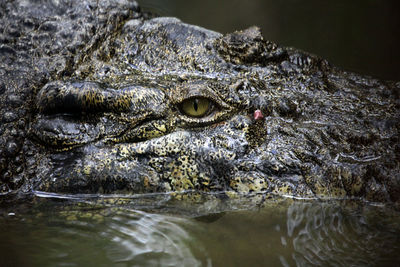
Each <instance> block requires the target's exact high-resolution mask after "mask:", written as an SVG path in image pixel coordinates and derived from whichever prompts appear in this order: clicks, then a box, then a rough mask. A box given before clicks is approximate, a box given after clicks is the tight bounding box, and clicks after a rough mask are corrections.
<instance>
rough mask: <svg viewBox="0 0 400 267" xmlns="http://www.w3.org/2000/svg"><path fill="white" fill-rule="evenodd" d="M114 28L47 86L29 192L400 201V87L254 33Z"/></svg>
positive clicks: (37, 118)
mask: <svg viewBox="0 0 400 267" xmlns="http://www.w3.org/2000/svg"><path fill="white" fill-rule="evenodd" d="M110 16H111V15H110ZM111 17H112V16H111ZM118 25H119V26H118V27H115V28H114V29H113V31H110V32H107V33H106V34H104V33H102V35H96V34H97V33H94V36H95V37H97V39H96V38H94V39H96V41H93V42H91V43H90V45H88V46H87V47H86V48H81V51H83V52H80V53H81V54H80V55H81V56H80V57H79V60H75V61H74V62H73V63H74V64H72V63H71V64H72V65H73V67H71V65H68V67H66V68H65V69H64V72H57V71H55V73H56V74H54V75H53V76H52V78H50V79H47V80H46V81H45V82H44V83H43V84H41V85H40V86H38V89H37V93H35V95H34V98H33V99H32V102H31V103H32V109H31V114H32V115H31V118H30V122H29V126H28V132H29V135H28V138H27V141H25V142H26V144H27V146H29V147H30V148H29V149H28V150H29V151H30V153H27V158H28V159H27V160H26V162H27V164H26V169H27V170H26V172H24V175H25V176H24V177H25V179H24V180H23V181H24V182H23V185H22V188H24V189H25V190H36V191H46V192H57V193H96V194H97V193H105V194H108V193H123V194H126V193H128V194H130V193H135V194H136V193H150V192H171V191H173V192H187V191H190V192H192V191H196V192H224V193H226V194H229V193H230V192H239V193H244V194H247V193H252V192H254V193H257V194H258V193H262V194H278V195H290V196H295V197H345V196H354V197H364V198H366V199H368V200H374V201H398V199H399V196H400V191H399V189H400V182H399V180H400V177H399V173H400V172H399V168H400V167H399V161H398V155H399V145H398V143H399V142H398V136H399V134H398V133H399V125H400V124H399V123H398V121H399V109H398V103H397V104H396V102H395V101H393V99H394V98H395V97H394V96H395V95H396V94H397V93H398V87H399V84H395V83H390V82H380V81H378V80H375V79H372V78H367V77H363V76H359V75H356V74H352V73H347V72H344V71H341V70H339V69H337V68H335V67H333V66H331V65H329V64H328V63H327V62H326V61H324V60H322V59H320V58H318V57H316V56H313V55H309V54H307V53H304V52H302V51H298V50H295V49H290V48H282V47H278V46H277V45H275V44H274V43H271V42H269V41H265V40H264V39H263V37H262V35H261V33H260V31H259V29H258V28H256V27H252V28H249V29H247V30H244V31H238V32H234V33H231V34H226V35H221V34H219V33H215V32H212V31H209V30H206V29H203V28H200V27H196V26H192V25H188V24H184V23H182V22H180V21H179V20H177V19H174V18H153V19H144V18H142V17H140V18H133V19H132V18H129V19H126V20H125V21H123V22H120V23H119V24H118ZM99 36H100V37H99ZM396 88H397V89H396ZM396 90H397V91H396ZM29 151H28V152H29Z"/></svg>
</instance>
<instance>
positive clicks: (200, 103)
mask: <svg viewBox="0 0 400 267" xmlns="http://www.w3.org/2000/svg"><path fill="white" fill-rule="evenodd" d="M210 106H211V103H210V100H208V99H207V98H190V99H187V100H185V101H183V102H182V105H181V109H182V112H183V113H185V115H187V116H190V117H196V118H200V117H204V116H206V115H208V113H209V110H210Z"/></svg>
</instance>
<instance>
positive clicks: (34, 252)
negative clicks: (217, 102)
mask: <svg viewBox="0 0 400 267" xmlns="http://www.w3.org/2000/svg"><path fill="white" fill-rule="evenodd" d="M160 199H161V198H160V197H158V199H154V202H153V204H151V205H148V206H146V205H144V203H146V202H147V201H148V200H149V199H148V200H145V201H142V200H139V202H141V203H142V204H141V209H137V208H135V206H137V204H138V199H136V200H132V199H131V200H130V201H126V200H124V201H123V202H121V201H119V200H115V199H113V198H110V199H107V200H106V201H103V202H102V203H101V204H99V201H98V200H97V201H93V200H90V199H89V200H88V199H87V198H86V199H84V198H82V199H69V198H68V197H66V198H62V199H61V198H58V197H54V196H52V197H49V196H46V197H43V196H39V197H35V198H34V199H33V200H32V201H30V202H28V204H27V203H25V204H21V205H18V206H13V207H3V208H1V214H2V215H1V216H0V229H1V231H0V266H310V265H311V266H312V265H319V266H395V265H398V264H399V263H400V216H399V213H398V212H396V211H394V210H392V209H391V208H390V207H385V206H374V205H369V204H365V203H363V204H362V205H360V203H356V202H351V201H346V202H344V201H330V202H321V201H315V200H291V199H269V200H266V201H265V202H263V204H261V205H260V203H258V204H257V205H253V206H250V204H249V205H247V206H245V207H244V206H242V208H245V209H244V210H242V209H240V205H238V203H239V202H236V203H233V204H232V202H231V201H230V200H222V201H217V202H215V201H211V200H210V201H201V202H197V203H196V204H195V205H193V204H190V203H187V202H186V204H187V205H186V204H185V201H170V200H169V201H164V200H165V199H164V200H163V201H160ZM241 202H243V201H241ZM148 203H150V202H148ZM154 203H158V204H157V205H154Z"/></svg>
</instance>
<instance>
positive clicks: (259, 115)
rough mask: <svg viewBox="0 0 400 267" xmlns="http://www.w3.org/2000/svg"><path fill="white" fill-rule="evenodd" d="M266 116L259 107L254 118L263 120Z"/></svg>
mask: <svg viewBox="0 0 400 267" xmlns="http://www.w3.org/2000/svg"><path fill="white" fill-rule="evenodd" d="M263 118H264V116H263V114H262V112H261V110H259V109H257V110H256V111H254V119H255V120H256V121H257V120H262V119H263Z"/></svg>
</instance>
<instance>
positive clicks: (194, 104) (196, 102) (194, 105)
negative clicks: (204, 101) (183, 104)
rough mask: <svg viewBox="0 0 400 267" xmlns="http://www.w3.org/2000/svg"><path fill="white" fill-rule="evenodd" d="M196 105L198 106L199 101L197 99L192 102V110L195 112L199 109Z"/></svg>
mask: <svg viewBox="0 0 400 267" xmlns="http://www.w3.org/2000/svg"><path fill="white" fill-rule="evenodd" d="M198 104H199V100H198V99H195V100H194V102H193V108H194V110H195V111H196V112H197V109H198V108H199V107H198Z"/></svg>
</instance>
